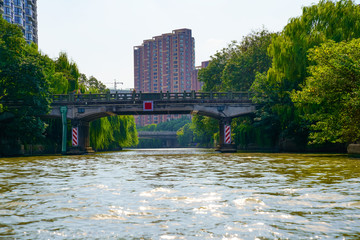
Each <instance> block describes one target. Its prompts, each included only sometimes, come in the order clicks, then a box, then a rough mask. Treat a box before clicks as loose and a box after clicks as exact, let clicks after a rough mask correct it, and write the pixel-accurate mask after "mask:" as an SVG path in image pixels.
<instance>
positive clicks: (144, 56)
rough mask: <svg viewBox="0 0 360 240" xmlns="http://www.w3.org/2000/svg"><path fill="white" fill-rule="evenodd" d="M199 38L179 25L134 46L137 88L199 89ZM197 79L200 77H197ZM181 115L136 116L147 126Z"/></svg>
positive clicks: (142, 90)
mask: <svg viewBox="0 0 360 240" xmlns="http://www.w3.org/2000/svg"><path fill="white" fill-rule="evenodd" d="M196 73H197V71H196V69H195V40H194V38H193V37H192V35H191V30H190V29H177V30H174V31H172V33H167V34H162V35H161V36H156V37H153V38H152V39H149V40H144V42H143V44H142V45H141V46H136V47H134V86H135V90H136V91H137V92H139V91H141V92H160V91H162V92H167V91H169V92H184V91H187V92H188V91H191V90H195V91H197V90H199V89H200V88H199V86H200V85H199V84H195V82H196V81H195V80H194V77H195V75H196V76H197V74H196ZM196 79H197V77H196ZM177 117H178V116H173V115H167V116H153V115H149V116H136V117H135V119H136V123H137V124H138V125H140V126H144V125H147V124H152V123H155V124H156V123H160V122H163V121H166V120H169V119H172V118H177Z"/></svg>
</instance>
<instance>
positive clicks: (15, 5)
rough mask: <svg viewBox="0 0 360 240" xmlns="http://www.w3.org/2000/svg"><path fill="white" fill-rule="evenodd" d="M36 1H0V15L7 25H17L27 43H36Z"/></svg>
mask: <svg viewBox="0 0 360 240" xmlns="http://www.w3.org/2000/svg"><path fill="white" fill-rule="evenodd" d="M36 1H37V0H0V13H1V14H2V15H3V18H4V19H5V20H7V21H8V22H9V23H13V24H17V25H18V26H19V27H20V28H21V30H22V31H23V34H24V37H25V39H26V42H27V43H29V44H30V43H31V42H34V43H36V44H37V43H38V31H37V29H38V28H37V5H36V4H37V3H36Z"/></svg>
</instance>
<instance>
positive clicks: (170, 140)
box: [138, 131, 179, 148]
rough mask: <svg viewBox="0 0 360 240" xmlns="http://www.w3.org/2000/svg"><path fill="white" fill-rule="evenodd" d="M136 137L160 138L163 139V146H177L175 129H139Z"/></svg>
mask: <svg viewBox="0 0 360 240" xmlns="http://www.w3.org/2000/svg"><path fill="white" fill-rule="evenodd" d="M138 137H139V138H142V139H162V140H165V145H164V146H165V147H167V148H170V147H177V146H179V143H178V141H177V134H176V132H175V131H156V132H154V131H139V132H138Z"/></svg>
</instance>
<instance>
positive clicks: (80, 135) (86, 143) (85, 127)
mask: <svg viewBox="0 0 360 240" xmlns="http://www.w3.org/2000/svg"><path fill="white" fill-rule="evenodd" d="M71 125H72V129H76V130H77V131H72V135H74V134H75V135H76V132H77V136H72V145H73V146H72V148H71V149H70V150H69V151H68V154H85V153H94V150H93V149H92V147H90V123H89V122H86V121H80V120H78V119H74V120H72V121H71ZM74 132H75V133H74ZM74 138H77V141H74V140H75V139H74ZM76 143H77V144H76Z"/></svg>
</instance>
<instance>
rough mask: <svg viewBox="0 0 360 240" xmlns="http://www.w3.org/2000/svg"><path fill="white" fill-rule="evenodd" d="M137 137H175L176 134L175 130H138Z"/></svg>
mask: <svg viewBox="0 0 360 240" xmlns="http://www.w3.org/2000/svg"><path fill="white" fill-rule="evenodd" d="M138 137H139V138H162V139H176V137H177V135H176V132H175V131H157V132H152V131H139V132H138Z"/></svg>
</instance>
